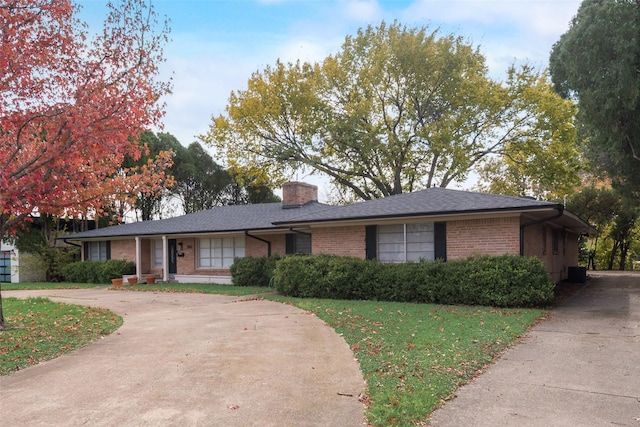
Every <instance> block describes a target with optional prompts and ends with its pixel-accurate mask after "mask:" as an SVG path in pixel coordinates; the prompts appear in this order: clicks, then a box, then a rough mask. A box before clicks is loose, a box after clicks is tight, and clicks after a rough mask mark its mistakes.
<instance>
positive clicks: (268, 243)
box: [244, 230, 271, 257]
mask: <svg viewBox="0 0 640 427" xmlns="http://www.w3.org/2000/svg"><path fill="white" fill-rule="evenodd" d="M244 235H245V236H247V237H251V238H252V239H256V240H260V241H261V242H264V243H266V244H267V257H270V256H271V242H270V241H268V240H265V239H261V238H260V237H258V236H254V235H252V234H249V232H248V231H247V230H245V231H244Z"/></svg>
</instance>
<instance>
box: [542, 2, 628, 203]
mask: <svg viewBox="0 0 640 427" xmlns="http://www.w3.org/2000/svg"><path fill="white" fill-rule="evenodd" d="M550 71H551V75H552V79H553V82H554V85H555V87H556V89H557V91H558V92H559V93H560V94H561V95H563V96H565V97H569V98H574V99H576V100H577V101H578V104H579V111H578V119H579V121H580V124H581V125H580V127H579V130H580V132H581V135H582V138H581V140H583V141H584V142H585V148H586V149H587V150H586V152H587V153H588V155H589V156H590V157H591V159H592V160H593V164H594V165H595V166H598V167H601V168H602V170H604V171H605V172H607V173H608V174H609V175H610V176H611V177H612V178H613V179H614V183H615V184H622V185H623V186H626V187H627V188H628V189H635V191H637V190H638V188H640V1H639V0H584V1H583V2H582V4H581V5H580V8H579V9H578V13H577V15H576V16H575V17H574V18H573V20H572V22H571V26H570V28H569V30H568V31H567V32H566V33H565V34H563V35H562V36H561V37H560V40H558V42H557V43H556V44H555V45H554V46H553V50H552V52H551V57H550Z"/></svg>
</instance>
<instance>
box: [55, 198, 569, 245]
mask: <svg viewBox="0 0 640 427" xmlns="http://www.w3.org/2000/svg"><path fill="white" fill-rule="evenodd" d="M558 206H561V205H557V204H555V203H551V202H541V201H537V200H533V199H528V198H521V197H511V196H500V195H495V194H485V193H474V192H469V191H460V190H451V189H445V188H429V189H426V190H422V191H416V192H413V193H405V194H398V195H395V196H390V197H386V198H384V199H376V200H369V201H365V202H359V203H354V204H352V205H346V206H330V205H325V204H322V203H318V202H310V203H307V204H305V205H303V206H300V207H296V208H283V207H282V204H281V203H265V204H256V205H234V206H221V207H217V208H214V209H210V210H206V211H201V212H196V213H193V214H188V215H182V216H179V217H175V218H167V219H162V220H156V221H143V222H136V223H132V224H123V225H117V226H113V227H106V228H100V229H96V230H91V231H86V232H82V233H78V234H74V235H73V237H71V236H67V237H66V238H67V239H74V240H75V239H91V238H104V237H128V236H149V235H172V234H174V235H175V234H196V233H212V232H237V231H244V230H268V229H276V228H286V226H288V225H292V224H305V223H313V222H326V221H342V220H355V219H375V218H393V217H398V218H400V217H407V216H425V215H426V216H428V215H447V214H455V213H465V212H467V213H473V212H491V211H505V210H527V209H550V208H555V207H558Z"/></svg>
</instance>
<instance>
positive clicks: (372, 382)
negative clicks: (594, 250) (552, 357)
mask: <svg viewBox="0 0 640 427" xmlns="http://www.w3.org/2000/svg"><path fill="white" fill-rule="evenodd" d="M134 289H135V290H138V291H145V290H154V291H160V290H164V291H169V292H185V291H187V292H188V291H190V290H191V289H193V290H194V291H195V292H202V293H215V294H218V293H222V294H225V295H236V296H240V295H257V296H258V297H260V298H264V299H268V300H272V301H278V302H284V303H288V304H293V305H295V306H296V307H299V308H301V309H303V310H306V311H310V312H313V313H315V314H316V315H317V316H318V317H319V318H320V319H322V320H324V321H325V322H327V324H329V325H330V326H331V327H333V328H334V329H335V330H336V332H337V333H339V334H341V335H342V336H343V337H344V339H345V341H346V342H347V344H348V345H349V347H350V348H351V350H352V351H353V353H354V355H355V357H356V358H357V359H358V361H359V363H360V369H361V370H362V373H363V375H364V378H365V380H366V381H367V385H368V390H367V396H365V399H364V400H365V403H367V404H368V408H367V419H368V421H369V423H371V424H372V425H374V426H391V425H415V424H419V423H422V422H426V421H427V420H428V417H429V414H430V413H431V412H432V411H433V410H434V409H436V408H437V407H439V406H441V405H442V404H443V403H444V402H446V400H448V399H449V398H451V396H452V395H453V393H454V392H455V390H456V389H457V388H458V387H460V386H461V385H462V384H465V383H467V382H468V381H469V380H470V379H472V378H473V377H474V376H476V375H479V374H480V373H482V370H483V369H484V368H485V367H486V366H487V365H488V364H490V363H491V362H493V360H494V359H495V358H496V357H497V356H498V355H500V354H501V353H502V352H503V351H504V350H505V349H506V348H507V347H508V346H509V345H511V344H513V343H514V342H516V341H517V340H518V338H519V337H521V336H522V335H523V334H524V333H525V332H526V331H527V330H528V329H529V328H530V327H531V326H532V325H533V324H535V323H536V321H538V320H540V319H541V318H543V317H544V315H545V313H546V312H545V311H544V310H535V309H497V308H492V307H466V306H443V305H434V304H410V303H393V302H380V301H340V300H324V299H303V298H289V297H283V296H281V295H278V294H276V293H275V292H274V291H273V290H272V289H270V288H264V287H241V286H229V285H211V284H196V285H193V284H175V283H174V284H156V285H153V286H147V285H142V286H137V285H136V286H135V288H134Z"/></svg>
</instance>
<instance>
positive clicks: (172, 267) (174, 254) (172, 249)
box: [168, 239, 178, 274]
mask: <svg viewBox="0 0 640 427" xmlns="http://www.w3.org/2000/svg"><path fill="white" fill-rule="evenodd" d="M168 243H169V274H176V273H177V272H178V245H177V243H176V239H169V241H168Z"/></svg>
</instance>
